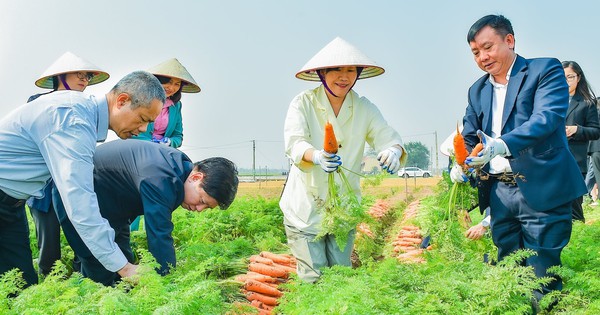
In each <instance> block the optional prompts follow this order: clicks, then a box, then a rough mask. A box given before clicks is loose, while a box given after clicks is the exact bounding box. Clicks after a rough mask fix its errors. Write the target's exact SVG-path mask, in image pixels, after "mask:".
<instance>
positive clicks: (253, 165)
mask: <svg viewBox="0 0 600 315" xmlns="http://www.w3.org/2000/svg"><path fill="white" fill-rule="evenodd" d="M252 181H254V182H256V140H252Z"/></svg>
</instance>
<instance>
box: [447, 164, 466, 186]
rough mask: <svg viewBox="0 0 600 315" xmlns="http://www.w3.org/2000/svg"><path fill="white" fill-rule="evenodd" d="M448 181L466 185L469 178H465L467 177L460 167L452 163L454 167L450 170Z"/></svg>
mask: <svg viewBox="0 0 600 315" xmlns="http://www.w3.org/2000/svg"><path fill="white" fill-rule="evenodd" d="M450 180H452V182H453V183H466V182H467V181H468V180H469V178H467V175H465V172H463V168H462V166H460V165H458V164H456V163H454V166H452V169H451V170H450Z"/></svg>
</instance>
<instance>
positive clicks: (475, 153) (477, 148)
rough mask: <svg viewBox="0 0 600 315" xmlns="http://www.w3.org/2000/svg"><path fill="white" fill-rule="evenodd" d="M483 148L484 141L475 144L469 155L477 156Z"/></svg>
mask: <svg viewBox="0 0 600 315" xmlns="http://www.w3.org/2000/svg"><path fill="white" fill-rule="evenodd" d="M481 150H483V143H481V142H479V143H478V144H476V145H475V147H474V148H473V151H471V154H469V156H470V157H476V156H477V154H479V152H481Z"/></svg>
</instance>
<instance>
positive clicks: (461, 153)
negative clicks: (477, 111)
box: [448, 124, 483, 225]
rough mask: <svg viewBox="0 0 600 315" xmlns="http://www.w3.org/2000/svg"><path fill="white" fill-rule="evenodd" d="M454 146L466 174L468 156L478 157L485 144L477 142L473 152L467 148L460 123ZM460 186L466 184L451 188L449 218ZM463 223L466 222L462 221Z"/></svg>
mask: <svg viewBox="0 0 600 315" xmlns="http://www.w3.org/2000/svg"><path fill="white" fill-rule="evenodd" d="M453 147H454V159H455V161H456V164H458V165H460V166H461V167H462V168H463V171H464V172H465V174H468V166H467V165H466V164H465V161H466V160H467V157H476V156H477V155H478V154H479V152H481V150H483V144H482V143H481V142H480V143H477V144H476V145H475V147H474V148H473V150H472V151H471V153H469V151H468V150H467V146H466V144H465V139H464V138H463V136H462V134H461V133H460V131H459V130H458V124H457V125H456V135H454V139H453ZM459 187H464V185H460V183H454V184H453V185H452V188H451V189H450V198H449V200H448V218H450V215H451V213H452V212H453V210H454V209H455V208H456V197H457V195H458V189H459ZM461 223H462V224H463V225H464V224H465V222H461Z"/></svg>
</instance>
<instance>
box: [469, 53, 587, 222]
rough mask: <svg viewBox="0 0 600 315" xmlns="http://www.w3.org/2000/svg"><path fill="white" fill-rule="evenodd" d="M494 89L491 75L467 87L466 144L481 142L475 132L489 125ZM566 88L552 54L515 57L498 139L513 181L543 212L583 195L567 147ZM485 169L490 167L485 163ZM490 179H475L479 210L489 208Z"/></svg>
mask: <svg viewBox="0 0 600 315" xmlns="http://www.w3.org/2000/svg"><path fill="white" fill-rule="evenodd" d="M492 97H493V87H492V84H491V83H490V81H489V74H486V75H484V76H483V77H481V78H480V79H479V80H477V81H476V82H475V83H474V84H473V85H472V86H471V87H470V88H469V94H468V105H467V109H466V113H465V116H464V118H463V125H464V128H463V131H462V134H463V136H464V137H465V142H466V143H467V145H468V146H469V147H473V146H474V145H475V144H477V143H478V142H479V138H478V137H477V134H476V133H477V130H478V129H480V130H482V131H483V132H485V133H486V134H487V135H490V134H491V128H492ZM568 106H569V90H568V85H567V81H566V80H565V73H564V70H563V68H562V65H561V63H560V62H559V61H558V60H557V59H554V58H536V59H525V58H523V57H521V56H517V58H516V60H515V63H514V65H513V68H512V72H511V74H510V79H509V82H508V87H507V91H506V99H505V103H504V112H503V115H502V130H501V135H500V138H501V139H502V140H503V141H504V142H505V143H506V145H507V146H508V149H509V150H510V153H511V156H509V157H508V160H509V163H510V166H511V168H512V170H513V173H515V174H518V175H519V176H518V178H517V185H518V187H519V189H520V190H521V193H522V194H523V197H524V198H525V200H526V201H527V204H528V205H529V206H530V207H531V208H533V209H534V210H537V211H545V210H549V209H552V208H554V207H557V206H559V205H562V204H565V203H568V202H571V201H572V200H573V199H575V198H577V197H579V196H582V195H584V194H585V193H586V187H585V183H584V181H583V177H582V176H581V172H580V171H579V168H578V167H577V163H576V162H575V159H574V158H573V155H572V154H571V152H570V151H569V148H568V146H567V137H566V132H565V116H566V113H567V108H568ZM483 170H484V171H485V172H487V171H488V170H489V164H487V165H485V166H484V168H483ZM490 182H491V181H490V180H483V179H482V178H481V177H479V180H478V186H479V208H480V209H485V208H487V207H488V206H489V196H490V189H491V183H490Z"/></svg>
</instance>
